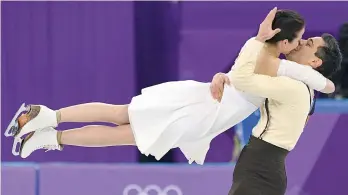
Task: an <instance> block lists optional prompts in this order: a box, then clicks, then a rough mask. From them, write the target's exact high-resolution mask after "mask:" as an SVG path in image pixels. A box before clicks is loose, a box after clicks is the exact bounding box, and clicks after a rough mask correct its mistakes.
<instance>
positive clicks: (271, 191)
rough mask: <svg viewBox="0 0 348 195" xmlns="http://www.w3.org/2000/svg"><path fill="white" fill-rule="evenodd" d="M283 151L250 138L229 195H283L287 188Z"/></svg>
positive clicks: (243, 151)
mask: <svg viewBox="0 0 348 195" xmlns="http://www.w3.org/2000/svg"><path fill="white" fill-rule="evenodd" d="M288 153H289V152H288V151H287V150H285V149H283V148H279V147H277V146H275V145H272V144H270V143H267V142H265V141H263V140H261V139H258V138H256V137H253V136H251V138H250V140H249V143H248V144H247V145H246V146H245V147H244V148H243V150H242V152H241V155H240V157H239V159H238V161H237V164H236V166H235V169H234V172H233V183H232V188H231V189H230V191H229V193H228V195H284V194H285V191H286V186H287V177H286V171H285V158H286V156H287V154H288Z"/></svg>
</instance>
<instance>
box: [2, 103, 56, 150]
mask: <svg viewBox="0 0 348 195" xmlns="http://www.w3.org/2000/svg"><path fill="white" fill-rule="evenodd" d="M23 112H24V113H23ZM22 113H23V115H24V116H21V117H22V118H21V117H19V116H20V114H22ZM57 125H58V122H57V116H56V112H55V111H54V110H51V109H50V108H48V107H46V106H43V105H28V106H25V104H24V103H23V104H22V106H21V107H20V108H19V110H18V111H17V113H16V114H15V116H14V117H13V119H12V121H11V122H10V124H9V126H8V127H7V129H6V131H5V136H6V137H10V136H13V137H15V139H14V142H13V146H12V154H13V155H15V156H18V155H19V152H17V151H16V147H17V144H18V143H21V142H22V138H21V137H22V136H23V135H25V134H28V133H31V132H33V131H36V130H38V129H43V128H46V127H57Z"/></svg>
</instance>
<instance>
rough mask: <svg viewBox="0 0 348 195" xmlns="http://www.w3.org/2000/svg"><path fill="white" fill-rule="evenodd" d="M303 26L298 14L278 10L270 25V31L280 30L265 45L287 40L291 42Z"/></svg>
mask: <svg viewBox="0 0 348 195" xmlns="http://www.w3.org/2000/svg"><path fill="white" fill-rule="evenodd" d="M304 26H305V21H304V19H303V18H302V16H301V15H300V14H298V13H297V12H295V11H292V10H278V11H277V13H276V15H275V18H274V20H273V23H272V29H277V28H279V29H281V31H280V32H279V33H278V34H276V35H275V36H274V37H272V38H271V39H269V40H267V41H266V43H277V42H278V41H282V40H285V39H287V40H288V41H289V42H292V41H293V40H294V39H295V38H296V37H297V34H298V32H299V31H300V30H302V29H303V28H304Z"/></svg>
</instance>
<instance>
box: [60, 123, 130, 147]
mask: <svg viewBox="0 0 348 195" xmlns="http://www.w3.org/2000/svg"><path fill="white" fill-rule="evenodd" d="M58 140H59V143H60V144H62V145H72V146H82V147H107V146H121V145H135V140H134V136H133V132H132V129H131V127H130V125H121V126H117V127H108V126H102V125H89V126H84V127H81V128H76V129H70V130H65V131H62V132H61V135H58Z"/></svg>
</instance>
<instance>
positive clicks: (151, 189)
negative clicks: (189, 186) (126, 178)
mask: <svg viewBox="0 0 348 195" xmlns="http://www.w3.org/2000/svg"><path fill="white" fill-rule="evenodd" d="M155 193H156V194H155ZM122 194H123V195H183V193H182V191H181V189H180V188H179V187H178V186H176V185H169V186H166V187H165V188H163V189H161V187H160V186H158V185H155V184H151V185H147V186H146V187H145V188H142V187H140V186H139V185H137V184H130V185H128V186H126V187H125V188H124V190H123V193H122Z"/></svg>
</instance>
